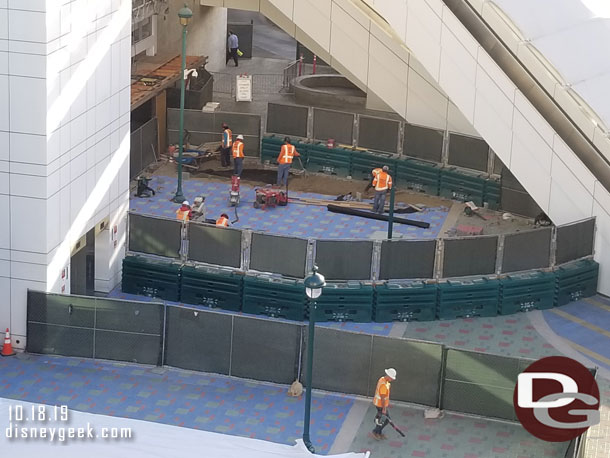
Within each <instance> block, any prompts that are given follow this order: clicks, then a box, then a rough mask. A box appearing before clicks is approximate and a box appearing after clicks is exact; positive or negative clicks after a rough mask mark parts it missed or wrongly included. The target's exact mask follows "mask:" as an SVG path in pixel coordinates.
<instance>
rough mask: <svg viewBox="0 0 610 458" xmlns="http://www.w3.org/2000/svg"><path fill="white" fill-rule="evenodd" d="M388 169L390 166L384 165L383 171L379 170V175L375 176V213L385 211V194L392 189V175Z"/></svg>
mask: <svg viewBox="0 0 610 458" xmlns="http://www.w3.org/2000/svg"><path fill="white" fill-rule="evenodd" d="M388 170H389V167H388V166H387V165H384V166H383V169H381V172H379V173H378V174H377V176H376V177H375V178H373V186H374V187H375V200H373V211H374V212H375V213H379V214H380V215H381V214H382V213H383V209H384V207H385V195H386V193H387V192H388V191H389V190H390V189H392V177H391V176H390V174H389V173H388Z"/></svg>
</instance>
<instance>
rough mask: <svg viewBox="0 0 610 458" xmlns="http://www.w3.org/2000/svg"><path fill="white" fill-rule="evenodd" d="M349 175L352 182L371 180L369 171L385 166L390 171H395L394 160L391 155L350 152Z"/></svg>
mask: <svg viewBox="0 0 610 458" xmlns="http://www.w3.org/2000/svg"><path fill="white" fill-rule="evenodd" d="M351 157H352V167H351V172H350V175H351V177H352V178H353V179H354V180H367V181H370V180H371V178H372V177H371V171H372V170H373V169H376V168H380V167H383V166H384V165H387V166H388V167H389V168H390V170H392V171H394V170H395V169H396V159H395V158H394V157H393V156H392V155H391V154H383V153H374V154H373V153H370V152H368V151H352V154H351Z"/></svg>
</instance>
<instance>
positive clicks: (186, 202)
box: [182, 200, 191, 205]
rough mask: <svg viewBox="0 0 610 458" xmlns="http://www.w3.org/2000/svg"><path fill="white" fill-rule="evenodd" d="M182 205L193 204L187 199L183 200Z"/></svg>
mask: <svg viewBox="0 0 610 458" xmlns="http://www.w3.org/2000/svg"><path fill="white" fill-rule="evenodd" d="M182 205H191V204H189V201H188V200H185V201H184V202H182Z"/></svg>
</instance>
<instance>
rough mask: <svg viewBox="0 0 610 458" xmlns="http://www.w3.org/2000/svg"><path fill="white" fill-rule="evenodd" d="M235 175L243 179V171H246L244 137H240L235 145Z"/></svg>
mask: <svg viewBox="0 0 610 458" xmlns="http://www.w3.org/2000/svg"><path fill="white" fill-rule="evenodd" d="M232 151H233V175H237V176H238V177H241V171H242V170H243V169H244V136H243V135H241V134H240V135H238V136H237V138H236V139H235V143H233V147H232Z"/></svg>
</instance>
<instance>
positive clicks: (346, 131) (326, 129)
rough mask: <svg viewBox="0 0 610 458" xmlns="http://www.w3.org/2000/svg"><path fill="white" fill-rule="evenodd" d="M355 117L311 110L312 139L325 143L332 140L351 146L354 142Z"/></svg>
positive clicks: (321, 110) (337, 112) (329, 111)
mask: <svg viewBox="0 0 610 458" xmlns="http://www.w3.org/2000/svg"><path fill="white" fill-rule="evenodd" d="M355 118H356V115H355V114H353V113H345V112H341V111H334V110H325V109H322V108H314V109H313V138H314V139H315V140H321V141H324V142H325V141H327V140H328V139H329V138H332V139H334V140H335V142H337V143H342V144H344V145H351V144H352V143H353V140H354V123H355Z"/></svg>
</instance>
